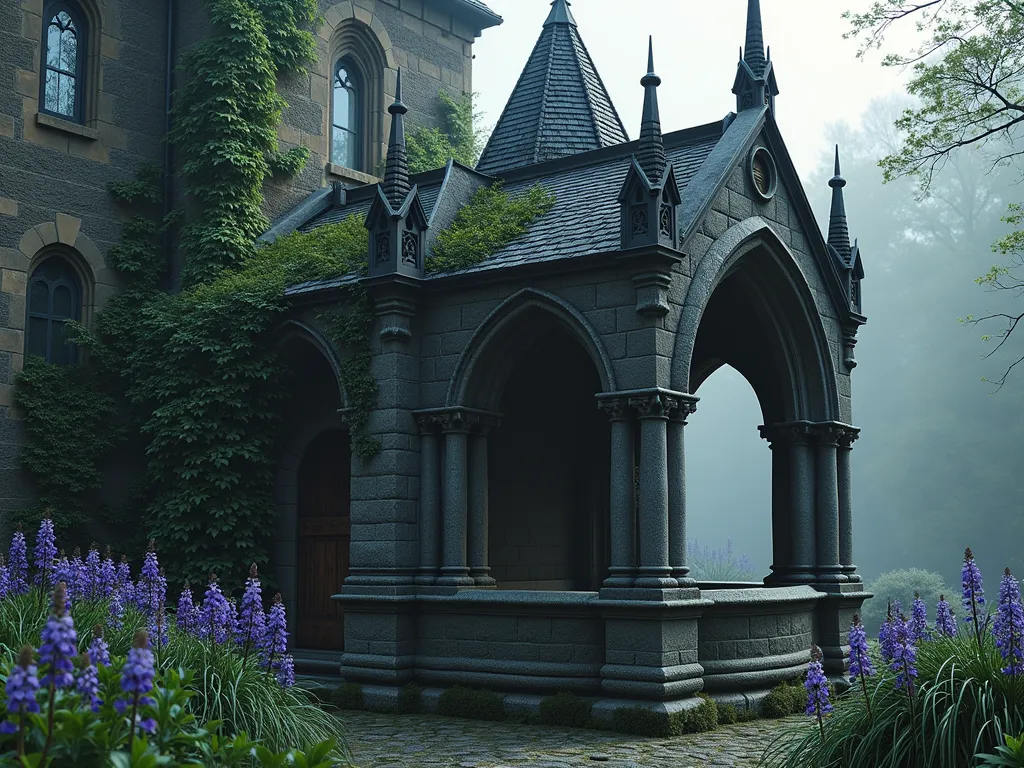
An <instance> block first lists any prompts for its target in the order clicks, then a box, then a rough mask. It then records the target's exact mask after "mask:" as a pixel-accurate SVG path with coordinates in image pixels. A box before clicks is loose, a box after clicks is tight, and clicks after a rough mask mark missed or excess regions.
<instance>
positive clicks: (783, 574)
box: [760, 426, 794, 584]
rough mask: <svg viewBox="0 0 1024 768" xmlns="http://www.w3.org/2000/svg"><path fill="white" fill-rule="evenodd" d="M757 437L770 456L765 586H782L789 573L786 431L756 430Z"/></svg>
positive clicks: (788, 451)
mask: <svg viewBox="0 0 1024 768" xmlns="http://www.w3.org/2000/svg"><path fill="white" fill-rule="evenodd" d="M760 432H761V437H762V438H764V439H765V440H767V441H768V445H769V448H770V449H771V452H772V566H771V570H772V572H771V574H770V575H769V576H767V577H766V578H765V583H766V584H785V583H786V582H787V581H789V577H790V575H791V574H792V572H793V563H794V560H793V546H792V541H791V539H792V533H791V528H792V517H793V509H792V504H791V502H790V490H791V485H792V483H791V481H790V474H791V470H790V458H791V454H792V448H791V447H790V444H789V440H787V439H786V436H787V431H786V430H784V429H780V428H778V427H777V426H763V427H760Z"/></svg>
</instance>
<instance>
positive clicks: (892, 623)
mask: <svg viewBox="0 0 1024 768" xmlns="http://www.w3.org/2000/svg"><path fill="white" fill-rule="evenodd" d="M896 615H897V614H894V613H893V606H892V603H890V604H889V610H888V613H887V614H886V616H885V621H883V622H882V627H881V629H879V630H878V645H879V648H880V649H881V651H882V661H884V662H885V663H886V664H888V663H890V662H891V661H892V659H893V655H894V653H895V651H894V648H895V642H896V621H897V619H896V618H895V617H896Z"/></svg>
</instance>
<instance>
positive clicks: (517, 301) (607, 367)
mask: <svg viewBox="0 0 1024 768" xmlns="http://www.w3.org/2000/svg"><path fill="white" fill-rule="evenodd" d="M551 330H558V331H561V332H563V333H565V334H566V335H568V336H569V337H570V338H572V339H573V340H574V341H576V342H577V343H579V345H580V346H581V347H582V348H583V349H584V350H585V351H586V352H587V355H588V356H589V357H590V359H591V361H592V362H593V364H594V368H595V369H596V370H597V374H598V376H599V378H600V383H601V389H602V391H603V392H614V391H615V389H616V384H615V373H614V370H613V368H612V363H611V358H610V357H609V355H608V352H607V351H606V350H605V348H604V345H603V344H602V342H601V337H600V335H599V334H598V333H597V331H596V330H595V329H594V327H593V326H592V325H591V324H590V322H589V321H588V320H587V318H586V317H585V316H584V315H583V313H582V312H580V311H579V310H578V309H576V308H575V307H574V306H572V305H571V304H570V303H569V302H567V301H565V300H564V299H562V298H559V297H558V296H555V295H554V294H552V293H548V292H546V291H542V290H538V289H535V288H524V289H523V290H521V291H519V292H518V293H516V294H514V295H512V296H510V297H509V298H508V299H506V300H505V301H504V302H503V303H502V304H501V305H500V306H499V307H497V308H496V309H495V310H494V311H493V312H491V314H490V315H488V316H487V319H486V320H484V322H483V323H482V324H481V325H480V327H479V328H478V329H477V330H476V332H475V333H474V334H473V336H472V337H471V338H470V341H469V344H467V345H466V348H465V350H464V351H463V353H462V355H461V356H460V358H459V361H458V363H457V364H456V366H455V372H454V374H453V375H452V379H451V383H450V385H449V388H448V397H447V405H448V406H452V407H454V406H465V407H471V408H480V409H483V410H497V407H498V403H499V401H500V398H501V392H502V385H503V384H504V382H505V380H506V379H507V378H508V376H509V374H510V373H511V372H512V370H513V369H514V368H515V366H516V363H517V362H518V360H519V358H520V357H521V356H522V355H523V354H524V353H525V352H526V351H527V350H528V349H529V348H530V347H531V346H532V345H533V344H534V343H535V342H537V340H538V339H540V338H541V337H542V336H543V335H544V334H545V333H546V332H549V331H551Z"/></svg>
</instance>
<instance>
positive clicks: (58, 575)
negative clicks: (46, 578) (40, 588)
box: [36, 549, 76, 597]
mask: <svg viewBox="0 0 1024 768" xmlns="http://www.w3.org/2000/svg"><path fill="white" fill-rule="evenodd" d="M75 576H76V574H75V571H74V569H73V568H72V567H71V561H70V560H68V556H67V553H66V552H65V551H64V550H63V549H62V550H61V551H60V556H59V557H57V558H55V559H54V561H53V576H52V578H53V583H54V584H56V583H58V582H61V581H63V582H64V585H65V587H66V588H67V595H66V597H72V596H73V593H74V591H75ZM36 583H38V581H37V582H36Z"/></svg>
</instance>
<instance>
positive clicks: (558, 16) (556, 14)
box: [544, 0, 576, 27]
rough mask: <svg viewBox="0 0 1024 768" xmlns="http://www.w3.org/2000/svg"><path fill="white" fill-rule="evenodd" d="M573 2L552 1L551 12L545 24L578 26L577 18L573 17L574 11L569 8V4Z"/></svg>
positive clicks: (566, 0) (563, 0)
mask: <svg viewBox="0 0 1024 768" xmlns="http://www.w3.org/2000/svg"><path fill="white" fill-rule="evenodd" d="M570 5H572V3H570V2H569V0H554V2H552V3H551V13H549V14H548V19H547V21H545V22H544V26H545V27H546V26H549V25H551V24H572V25H573V26H574V27H575V26H576V19H574V18H573V17H572V11H570V10H569V6H570Z"/></svg>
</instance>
